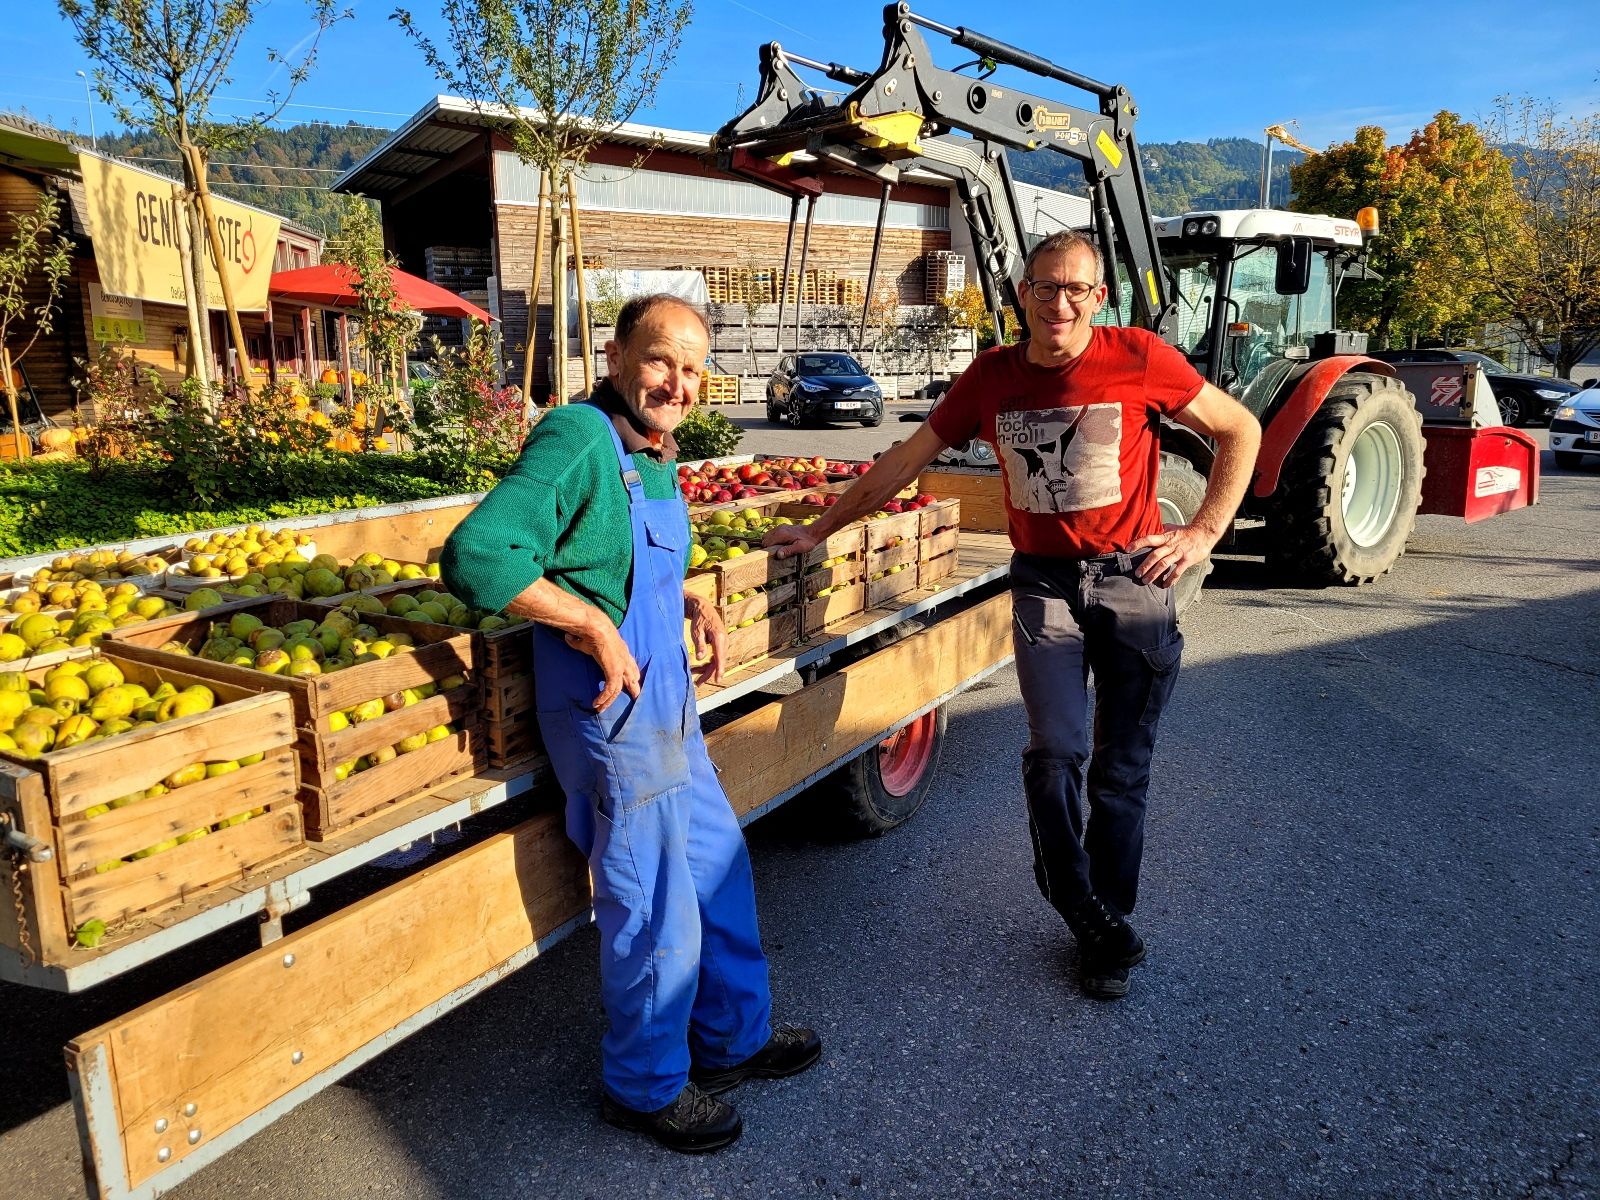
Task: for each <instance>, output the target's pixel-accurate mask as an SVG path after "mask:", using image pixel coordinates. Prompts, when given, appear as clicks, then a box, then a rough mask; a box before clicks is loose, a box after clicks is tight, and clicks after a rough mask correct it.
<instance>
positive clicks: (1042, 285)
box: [1022, 279, 1100, 304]
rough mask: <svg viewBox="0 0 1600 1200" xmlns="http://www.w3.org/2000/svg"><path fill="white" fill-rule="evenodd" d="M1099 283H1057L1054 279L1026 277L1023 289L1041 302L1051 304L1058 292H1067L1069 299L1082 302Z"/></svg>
mask: <svg viewBox="0 0 1600 1200" xmlns="http://www.w3.org/2000/svg"><path fill="white" fill-rule="evenodd" d="M1099 286H1100V285H1099V284H1097V283H1083V282H1081V281H1080V282H1075V283H1057V282H1055V281H1054V280H1053V279H1024V280H1023V281H1022V291H1023V294H1024V295H1029V296H1032V297H1033V298H1034V299H1035V300H1037V301H1038V302H1039V303H1040V304H1049V303H1050V302H1051V301H1052V300H1054V299H1055V298H1056V295H1057V293H1059V292H1065V293H1066V297H1067V299H1068V300H1070V301H1072V303H1074V304H1082V303H1083V302H1084V301H1085V300H1087V299H1088V298H1089V297H1090V295H1091V294H1093V292H1094V290H1095V288H1097V287H1099Z"/></svg>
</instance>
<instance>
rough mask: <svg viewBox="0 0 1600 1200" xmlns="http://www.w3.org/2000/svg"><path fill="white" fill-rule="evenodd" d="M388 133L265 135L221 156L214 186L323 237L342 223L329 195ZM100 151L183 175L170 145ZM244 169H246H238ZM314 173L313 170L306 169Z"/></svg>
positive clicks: (120, 138)
mask: <svg viewBox="0 0 1600 1200" xmlns="http://www.w3.org/2000/svg"><path fill="white" fill-rule="evenodd" d="M388 132H389V131H388V130H385V129H373V128H371V127H370V126H366V125H354V124H351V125H326V124H321V123H317V124H311V125H292V126H290V127H289V128H287V129H264V130H262V131H261V132H260V133H259V134H258V135H256V136H255V137H254V138H253V139H251V141H250V142H249V143H247V144H246V145H243V146H240V147H237V148H234V149H228V150H218V151H217V152H216V153H214V154H213V155H212V156H211V158H212V162H213V164H214V165H213V168H212V174H211V183H212V186H213V188H215V190H216V192H217V194H218V195H220V196H226V197H227V198H228V199H230V200H242V201H244V202H245V203H247V204H257V205H260V206H261V207H262V208H267V209H271V210H272V211H273V212H276V213H281V214H282V215H283V216H285V217H288V218H290V219H291V220H293V221H297V222H299V223H300V224H302V225H306V226H309V227H310V228H312V229H315V230H318V231H319V232H322V233H331V232H332V231H333V226H334V224H335V223H336V222H337V215H336V214H337V211H338V210H337V202H336V199H335V197H334V196H333V195H332V194H330V193H329V192H328V191H326V188H327V186H328V185H329V184H330V183H332V182H333V181H334V180H335V179H337V178H339V175H340V174H341V173H342V172H344V171H346V170H348V169H349V168H351V167H353V166H354V165H355V164H356V163H357V162H359V161H360V160H361V159H362V158H363V157H364V156H365V155H366V154H367V152H368V151H370V150H371V149H372V148H373V147H375V146H376V145H378V143H379V142H381V141H383V139H384V138H385V137H387V136H388ZM100 148H101V149H102V150H105V151H108V152H110V153H112V154H117V155H121V156H122V157H124V158H128V159H132V160H136V161H137V160H139V159H144V160H147V161H149V162H150V165H151V166H152V167H153V168H154V169H156V170H160V171H164V172H167V173H169V174H172V175H176V174H177V173H178V165H177V163H176V162H160V161H156V160H160V159H175V158H176V157H177V155H176V153H175V152H174V150H173V149H172V146H171V144H170V143H168V142H166V141H163V140H162V139H161V138H158V137H156V136H154V135H153V134H147V133H146V134H132V135H130V134H118V135H115V136H112V137H102V138H101V139H100ZM238 163H244V164H249V165H246V166H236V165H233V164H238ZM296 168H298V169H296ZM307 168H309V169H307Z"/></svg>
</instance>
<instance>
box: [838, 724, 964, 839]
mask: <svg viewBox="0 0 1600 1200" xmlns="http://www.w3.org/2000/svg"><path fill="white" fill-rule="evenodd" d="M948 721H949V715H948V713H947V712H946V711H945V706H944V705H943V704H941V705H940V706H939V707H938V708H935V709H933V710H932V711H931V712H925V713H923V714H922V715H921V716H920V717H918V718H916V719H915V720H914V721H912V722H911V723H910V724H908V725H906V726H905V727H904V728H902V729H900V730H898V731H896V732H895V733H892V734H890V735H889V736H888V737H886V738H885V739H884V740H883V741H882V742H880V743H878V746H877V748H876V749H873V750H868V751H867V752H866V753H865V754H860V755H857V756H856V757H855V758H853V759H851V760H850V761H849V762H847V763H845V765H844V766H842V767H840V768H839V769H838V770H837V771H835V772H834V773H833V774H832V775H831V776H830V777H829V779H828V786H829V790H830V791H833V792H834V793H835V798H836V800H837V802H838V803H837V809H838V813H839V817H840V820H841V821H842V822H843V823H844V824H845V826H846V827H847V828H848V829H849V830H850V831H851V832H853V833H856V834H860V835H862V836H865V837H880V836H882V835H883V834H885V833H888V832H889V831H890V830H891V829H893V828H894V827H895V826H897V825H902V824H904V823H905V822H906V821H909V820H910V819H911V818H912V817H913V816H915V815H916V812H917V810H918V809H919V808H921V807H922V803H923V801H924V800H926V799H927V798H928V789H929V788H930V787H932V786H933V777H934V775H935V774H936V773H937V771H938V769H939V753H940V751H941V750H943V748H944V734H945V726H946V723H947V722H948Z"/></svg>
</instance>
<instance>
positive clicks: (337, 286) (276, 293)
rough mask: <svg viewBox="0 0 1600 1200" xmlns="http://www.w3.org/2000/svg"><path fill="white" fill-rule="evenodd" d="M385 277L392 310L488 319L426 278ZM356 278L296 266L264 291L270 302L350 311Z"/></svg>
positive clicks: (337, 270) (344, 271)
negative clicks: (391, 295)
mask: <svg viewBox="0 0 1600 1200" xmlns="http://www.w3.org/2000/svg"><path fill="white" fill-rule="evenodd" d="M389 276H390V278H391V279H393V280H394V292H395V307H396V308H400V307H404V308H406V309H408V310H411V311H415V312H425V313H436V314H438V315H439V316H444V317H471V318H472V319H474V320H477V321H482V322H484V324H488V323H489V321H490V320H491V319H492V318H491V317H490V316H489V314H488V313H486V312H484V311H483V309H481V308H479V307H478V306H477V305H476V304H470V303H468V302H467V301H465V300H463V299H462V298H461V297H460V296H458V295H456V294H455V293H454V292H447V291H446V290H445V289H444V288H442V287H440V286H439V285H438V284H436V283H429V282H428V281H427V280H426V279H419V278H417V276H415V275H410V274H407V273H406V272H405V271H401V270H397V269H396V268H394V267H390V268H389ZM360 278H361V276H360V275H359V274H357V273H356V272H354V271H351V270H349V269H348V268H346V267H340V266H333V265H325V266H320V267H300V268H299V269H298V270H294V271H274V272H273V273H272V279H271V281H270V282H269V283H268V286H267V290H268V292H269V293H270V294H271V295H272V296H273V298H274V299H279V300H295V301H299V302H300V303H301V304H318V305H321V306H323V307H324V308H354V307H355V305H356V293H355V289H354V288H353V287H352V286H351V285H352V283H354V281H356V280H358V279H360Z"/></svg>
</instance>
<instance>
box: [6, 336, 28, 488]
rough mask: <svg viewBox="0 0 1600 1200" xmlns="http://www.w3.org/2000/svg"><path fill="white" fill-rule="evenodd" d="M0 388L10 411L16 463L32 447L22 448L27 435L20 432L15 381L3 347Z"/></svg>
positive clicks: (8, 354)
mask: <svg viewBox="0 0 1600 1200" xmlns="http://www.w3.org/2000/svg"><path fill="white" fill-rule="evenodd" d="M0 386H3V387H4V388H5V390H6V403H7V405H8V406H9V407H10V409H11V441H12V444H13V445H14V446H15V447H16V450H17V461H18V462H21V461H22V460H23V459H25V458H27V457H28V453H29V451H30V450H32V448H33V447H32V445H31V444H30V445H29V446H28V447H27V448H26V449H25V448H24V446H23V442H24V440H25V439H26V438H27V436H28V435H27V434H25V433H23V432H22V420H21V418H20V417H19V416H18V415H17V379H16V376H15V375H14V374H13V373H12V366H11V351H10V350H7V349H6V348H5V347H4V346H0Z"/></svg>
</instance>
